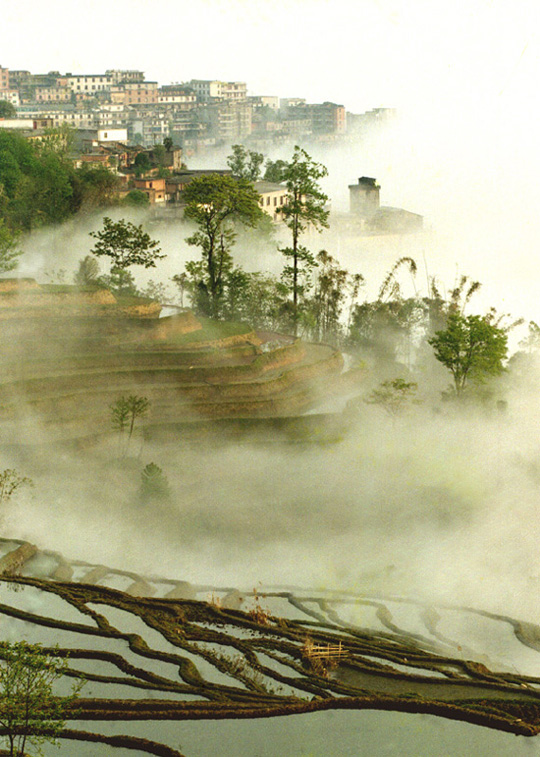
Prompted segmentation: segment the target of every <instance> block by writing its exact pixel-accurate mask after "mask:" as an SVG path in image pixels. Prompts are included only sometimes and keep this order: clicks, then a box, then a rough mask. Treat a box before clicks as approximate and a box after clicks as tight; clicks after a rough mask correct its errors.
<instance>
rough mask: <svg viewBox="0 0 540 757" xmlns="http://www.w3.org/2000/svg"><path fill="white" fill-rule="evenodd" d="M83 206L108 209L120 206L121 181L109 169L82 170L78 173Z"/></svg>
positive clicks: (86, 168)
mask: <svg viewBox="0 0 540 757" xmlns="http://www.w3.org/2000/svg"><path fill="white" fill-rule="evenodd" d="M77 179H78V181H79V186H78V189H79V192H80V195H81V204H82V205H83V206H93V207H98V208H99V207H106V206H110V205H115V204H118V202H119V200H118V190H119V189H120V185H121V182H120V179H119V178H118V176H117V175H116V174H114V173H112V171H109V169H108V168H103V167H100V168H88V167H86V166H85V167H83V168H80V169H79V170H78V172H77Z"/></svg>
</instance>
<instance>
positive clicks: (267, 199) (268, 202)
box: [266, 197, 270, 205]
mask: <svg viewBox="0 0 540 757" xmlns="http://www.w3.org/2000/svg"><path fill="white" fill-rule="evenodd" d="M266 204H267V205H270V198H269V197H267V198H266Z"/></svg>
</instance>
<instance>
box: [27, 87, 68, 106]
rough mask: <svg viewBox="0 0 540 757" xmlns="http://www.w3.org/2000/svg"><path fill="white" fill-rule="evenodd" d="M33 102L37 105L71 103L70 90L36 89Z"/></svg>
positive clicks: (57, 88)
mask: <svg viewBox="0 0 540 757" xmlns="http://www.w3.org/2000/svg"><path fill="white" fill-rule="evenodd" d="M34 100H35V101H36V102H38V103H45V102H64V103H68V102H71V90H70V89H69V87H36V88H35V90H34Z"/></svg>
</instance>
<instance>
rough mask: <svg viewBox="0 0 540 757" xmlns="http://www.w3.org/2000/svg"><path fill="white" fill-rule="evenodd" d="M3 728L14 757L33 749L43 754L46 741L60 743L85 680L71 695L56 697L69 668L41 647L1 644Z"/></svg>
mask: <svg viewBox="0 0 540 757" xmlns="http://www.w3.org/2000/svg"><path fill="white" fill-rule="evenodd" d="M0 658H1V664H0V727H1V728H2V729H3V734H2V735H3V736H4V738H5V739H6V740H7V742H8V744H9V754H10V755H11V757H23V756H24V755H25V754H27V751H26V750H27V749H28V747H29V746H32V747H33V748H35V749H37V750H38V753H39V754H40V753H41V750H40V746H41V745H42V744H44V743H46V742H52V743H54V744H56V743H58V736H59V735H60V733H61V731H62V729H63V728H64V724H65V716H66V714H67V711H68V708H69V707H70V706H71V705H72V704H73V702H74V701H75V700H76V698H77V696H78V694H79V692H80V690H81V688H82V686H83V685H84V682H83V681H78V682H77V683H75V684H74V685H73V686H72V689H71V692H70V694H68V695H67V696H62V697H59V696H55V694H54V691H53V688H54V684H55V683H56V682H57V681H58V680H59V679H60V678H62V676H63V675H64V673H65V672H66V670H67V669H68V663H67V659H66V658H64V659H58V658H56V657H55V656H54V655H53V654H50V653H48V652H45V651H44V650H43V649H42V647H41V646H40V645H38V644H28V643H27V642H25V641H20V642H16V643H14V644H10V643H8V642H1V643H0Z"/></svg>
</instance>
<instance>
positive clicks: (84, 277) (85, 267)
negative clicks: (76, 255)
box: [73, 255, 99, 287]
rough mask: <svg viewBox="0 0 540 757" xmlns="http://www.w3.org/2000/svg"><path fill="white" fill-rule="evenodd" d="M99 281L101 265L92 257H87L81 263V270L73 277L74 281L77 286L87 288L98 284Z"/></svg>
mask: <svg viewBox="0 0 540 757" xmlns="http://www.w3.org/2000/svg"><path fill="white" fill-rule="evenodd" d="M98 279H99V263H98V262H97V260H96V259H95V258H93V257H92V255H86V257H84V258H82V260H80V261H79V268H78V269H77V272H76V273H75V275H74V276H73V280H74V282H75V284H77V286H80V287H86V286H92V285H93V284H98Z"/></svg>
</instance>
